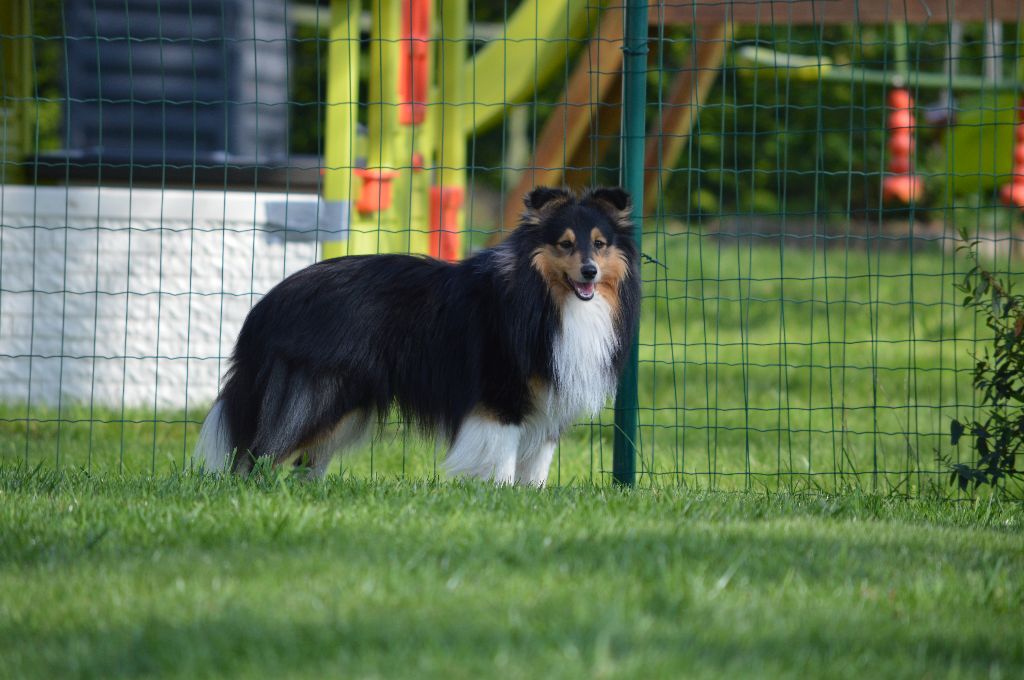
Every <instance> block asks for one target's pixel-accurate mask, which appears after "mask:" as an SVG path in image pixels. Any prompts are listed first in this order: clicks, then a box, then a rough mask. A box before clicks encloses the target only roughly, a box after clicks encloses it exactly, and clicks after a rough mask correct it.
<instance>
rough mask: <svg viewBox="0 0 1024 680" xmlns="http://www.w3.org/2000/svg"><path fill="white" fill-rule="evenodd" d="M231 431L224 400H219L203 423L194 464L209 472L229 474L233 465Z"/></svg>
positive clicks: (193, 460)
mask: <svg viewBox="0 0 1024 680" xmlns="http://www.w3.org/2000/svg"><path fill="white" fill-rule="evenodd" d="M231 456H232V444H231V430H230V428H229V426H228V418H227V410H226V408H225V404H224V400H223V399H218V400H217V401H215V402H214V403H213V408H211V409H210V413H209V414H208V415H207V416H206V420H205V421H203V428H202V429H201V430H200V431H199V441H198V442H197V443H196V449H195V452H194V453H193V454H192V463H193V465H194V466H196V467H201V468H202V469H204V470H206V471H207V472H227V471H228V469H229V467H230V464H231Z"/></svg>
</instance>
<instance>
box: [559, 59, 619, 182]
mask: <svg viewBox="0 0 1024 680" xmlns="http://www.w3.org/2000/svg"><path fill="white" fill-rule="evenodd" d="M621 128H622V77H621V74H620V76H619V77H618V78H617V79H616V82H615V83H614V84H612V85H611V86H610V87H609V89H608V97H607V98H606V99H605V100H604V101H603V102H600V103H596V104H594V111H593V113H592V117H591V120H590V128H589V129H588V130H587V135H586V137H585V138H584V141H583V142H582V143H580V145H579V146H578V147H577V148H576V154H575V155H574V156H573V157H572V160H570V161H569V167H567V168H566V170H565V185H566V186H568V187H572V188H573V189H580V188H584V187H589V186H591V185H592V184H593V183H594V168H595V167H597V166H598V165H600V163H601V161H602V160H603V159H605V158H606V157H607V156H608V152H609V149H610V148H611V146H612V143H613V142H614V143H615V144H616V146H617V145H618V143H619V139H620V132H621ZM614 163H615V165H616V166H617V165H618V157H616V158H615V161H614Z"/></svg>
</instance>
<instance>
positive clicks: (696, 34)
mask: <svg viewBox="0 0 1024 680" xmlns="http://www.w3.org/2000/svg"><path fill="white" fill-rule="evenodd" d="M730 33H731V31H729V30H728V29H727V28H726V25H725V24H713V25H711V26H694V28H693V40H694V42H695V43H696V46H695V49H693V50H691V51H690V54H691V55H692V57H693V61H692V63H691V64H690V66H689V68H685V69H682V70H680V71H679V74H678V75H677V76H676V77H675V80H673V81H672V86H671V90H670V91H669V96H668V101H666V102H664V103H663V105H662V110H661V114H660V116H659V117H658V119H657V120H656V121H655V123H654V127H653V131H652V133H651V135H650V136H649V137H648V138H647V148H646V150H645V153H644V168H645V169H646V174H645V177H644V200H645V202H646V204H647V205H648V206H649V207H651V208H652V209H653V208H654V207H655V206H656V205H657V195H658V190H659V189H660V188H661V187H662V186H664V185H665V183H666V182H667V181H668V179H669V174H670V172H671V170H672V168H674V167H676V164H677V163H678V161H679V157H680V156H681V155H682V153H683V151H684V150H685V149H686V144H687V143H688V142H689V141H690V131H691V130H692V129H693V124H694V122H695V121H696V120H697V115H698V114H699V113H700V109H701V107H702V106H703V105H704V102H705V100H706V99H707V96H708V92H710V91H711V86H712V85H713V84H714V83H715V81H716V80H717V79H718V74H719V72H720V69H721V66H722V59H723V57H724V56H725V47H726V44H727V43H728V42H729V35H730Z"/></svg>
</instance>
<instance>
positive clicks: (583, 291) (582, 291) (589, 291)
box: [565, 274, 594, 302]
mask: <svg viewBox="0 0 1024 680" xmlns="http://www.w3.org/2000/svg"><path fill="white" fill-rule="evenodd" d="M565 279H566V281H568V282H569V285H570V286H571V287H572V292H574V293H576V297H578V298H579V299H581V300H583V301H584V302H586V301H587V300H590V299H592V298H593V297H594V282H593V281H588V282H586V283H582V282H580V281H573V280H572V277H570V276H569V275H568V274H566V276H565Z"/></svg>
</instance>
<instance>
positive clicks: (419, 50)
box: [398, 0, 430, 125]
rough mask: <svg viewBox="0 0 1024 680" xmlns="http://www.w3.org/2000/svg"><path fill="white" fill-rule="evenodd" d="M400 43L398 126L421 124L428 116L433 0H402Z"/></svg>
mask: <svg viewBox="0 0 1024 680" xmlns="http://www.w3.org/2000/svg"><path fill="white" fill-rule="evenodd" d="M401 41H402V42H401V52H402V56H401V62H400V63H401V72H400V73H399V81H398V82H399V99H400V101H401V105H400V108H399V110H398V122H400V123H402V124H403V125H411V124H413V123H416V124H419V123H422V122H423V117H424V116H425V115H426V112H427V93H428V91H429V87H430V81H429V71H428V66H429V56H430V0H402V38H401Z"/></svg>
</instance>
